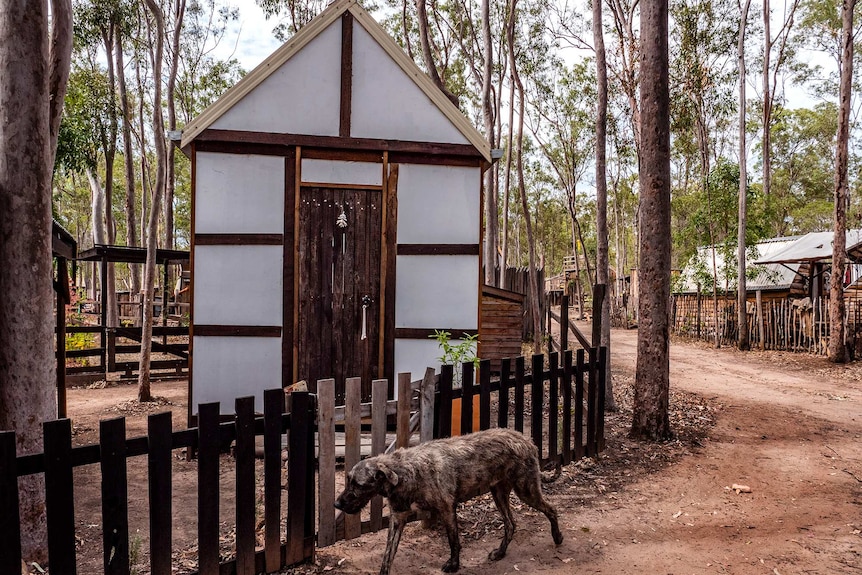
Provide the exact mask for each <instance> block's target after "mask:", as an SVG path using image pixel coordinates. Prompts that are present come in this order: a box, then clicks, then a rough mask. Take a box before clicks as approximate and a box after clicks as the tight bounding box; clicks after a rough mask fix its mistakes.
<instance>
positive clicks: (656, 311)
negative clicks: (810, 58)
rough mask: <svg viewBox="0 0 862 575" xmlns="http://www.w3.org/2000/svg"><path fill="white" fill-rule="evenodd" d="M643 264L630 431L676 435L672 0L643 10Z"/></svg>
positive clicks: (648, 3)
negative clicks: (672, 407)
mask: <svg viewBox="0 0 862 575" xmlns="http://www.w3.org/2000/svg"><path fill="white" fill-rule="evenodd" d="M640 29H641V47H640V50H641V52H640V53H641V65H640V106H641V107H640V118H641V128H642V130H641V133H640V167H639V172H640V212H641V221H640V226H641V233H640V267H639V280H638V281H639V293H638V306H639V314H638V347H637V368H636V370H635V383H634V406H633V414H632V427H631V431H630V435H631V436H632V437H635V438H639V439H649V440H664V439H667V438H669V437H670V436H671V433H672V431H671V427H670V417H669V401H670V399H669V398H670V349H669V347H670V331H669V320H668V302H669V300H670V87H669V80H668V57H669V52H668V4H667V0H643V1H642V2H641V9H640Z"/></svg>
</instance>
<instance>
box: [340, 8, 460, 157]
mask: <svg viewBox="0 0 862 575" xmlns="http://www.w3.org/2000/svg"><path fill="white" fill-rule="evenodd" d="M350 122H351V124H350V135H351V136H353V137H354V138H381V139H390V140H403V141H410V142H443V143H450V144H468V143H469V142H468V141H467V138H465V137H464V135H463V134H462V133H461V132H460V131H459V130H458V129H457V128H455V126H454V125H452V122H450V121H449V119H448V118H447V117H446V116H445V115H444V114H443V112H441V111H440V109H439V108H438V107H437V106H436V105H435V104H434V103H433V102H432V101H431V100H430V99H429V98H428V96H426V95H425V93H424V92H422V90H421V89H420V88H419V86H417V85H416V83H415V82H413V80H411V79H410V77H409V76H407V74H406V73H405V72H404V70H402V69H401V68H400V67H399V66H398V64H396V63H395V62H394V61H393V60H392V58H390V57H389V54H387V53H386V52H385V51H384V50H383V48H381V47H380V44H378V43H377V41H376V40H375V39H374V38H372V37H371V35H370V34H369V33H368V32H366V31H365V28H363V27H362V26H361V25H360V24H359V23H357V22H354V24H353V95H352V108H351V121H350Z"/></svg>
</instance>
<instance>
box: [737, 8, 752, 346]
mask: <svg viewBox="0 0 862 575" xmlns="http://www.w3.org/2000/svg"><path fill="white" fill-rule="evenodd" d="M750 7H751V0H745V5H744V6H743V7H742V14H741V16H740V20H739V42H738V44H737V47H736V51H737V67H738V68H739V221H738V226H737V235H736V266H737V267H736V276H737V284H736V285H737V287H736V307H737V324H739V333H738V337H737V340H736V347H737V348H738V349H739V350H740V351H747V350H749V349H751V341H750V337H749V333H748V293H747V291H746V277H745V273H746V271H745V268H746V265H745V251H746V245H745V232H746V228H747V225H748V223H747V222H748V205H747V203H748V198H747V195H748V155H747V153H746V149H745V32H746V28H747V25H746V24H747V21H748V10H749V8H750Z"/></svg>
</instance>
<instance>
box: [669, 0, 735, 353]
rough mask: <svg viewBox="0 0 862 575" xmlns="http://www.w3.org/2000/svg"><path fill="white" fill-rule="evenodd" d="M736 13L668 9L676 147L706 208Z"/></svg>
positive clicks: (690, 6) (709, 5)
mask: <svg viewBox="0 0 862 575" xmlns="http://www.w3.org/2000/svg"><path fill="white" fill-rule="evenodd" d="M735 10H736V7H735V6H733V5H731V3H730V2H729V1H723V2H722V1H721V0H697V1H694V2H674V4H673V6H672V12H673V16H674V18H673V20H674V23H675V25H674V26H673V28H672V36H674V37H675V40H676V43H675V47H676V50H677V53H676V54H675V58H674V63H673V66H672V74H673V76H674V82H673V85H674V86H675V89H673V90H672V92H673V95H674V97H673V99H672V102H673V108H674V120H673V125H674V128H675V135H676V140H677V142H676V145H677V147H683V146H684V145H685V143H686V142H688V144H689V145H688V146H687V148H688V149H696V152H697V162H696V163H697V164H698V166H699V178H698V180H699V186H700V188H701V189H702V190H705V191H706V198H705V199H706V202H707V204H708V205H709V204H710V202H712V197H711V194H710V187H709V186H708V178H709V173H710V169H711V163H712V160H713V155H714V154H715V145H714V144H715V141H716V140H717V139H718V138H719V137H720V136H721V133H722V124H724V125H725V126H726V125H728V124H729V122H730V119H731V117H732V112H733V98H732V86H733V83H732V82H733V78H734V71H733V68H732V66H733V64H734V58H733V51H734V48H735V40H736V34H737V32H738V26H737V25H735V23H736V21H738V19H736V18H734V16H735V14H734V12H735ZM684 153H685V151H684ZM685 191H686V190H684V192H685ZM710 212H711V210H710ZM706 224H707V229H708V231H709V243H708V245H709V246H711V248H710V249H711V250H712V253H713V272H714V274H716V276H717V269H716V268H715V261H716V258H715V245H716V238H715V234H714V231H713V222H712V220H707V221H706ZM713 286H715V282H714V283H713ZM712 295H713V298H712V301H713V314H714V317H716V318H717V317H718V293H717V291H716V289H715V287H714V289H713V294H712ZM714 335H715V338H714V342H715V346H716V347H719V345H720V334H719V332H718V330H715V334H714Z"/></svg>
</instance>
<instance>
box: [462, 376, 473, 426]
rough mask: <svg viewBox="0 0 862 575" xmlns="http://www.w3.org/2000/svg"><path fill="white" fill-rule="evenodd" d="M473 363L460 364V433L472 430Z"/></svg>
mask: <svg viewBox="0 0 862 575" xmlns="http://www.w3.org/2000/svg"><path fill="white" fill-rule="evenodd" d="M473 374H474V369H473V364H472V363H471V362H469V361H465V362H464V363H463V364H461V435H466V434H467V433H470V432H471V431H473V377H474V375H473Z"/></svg>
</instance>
